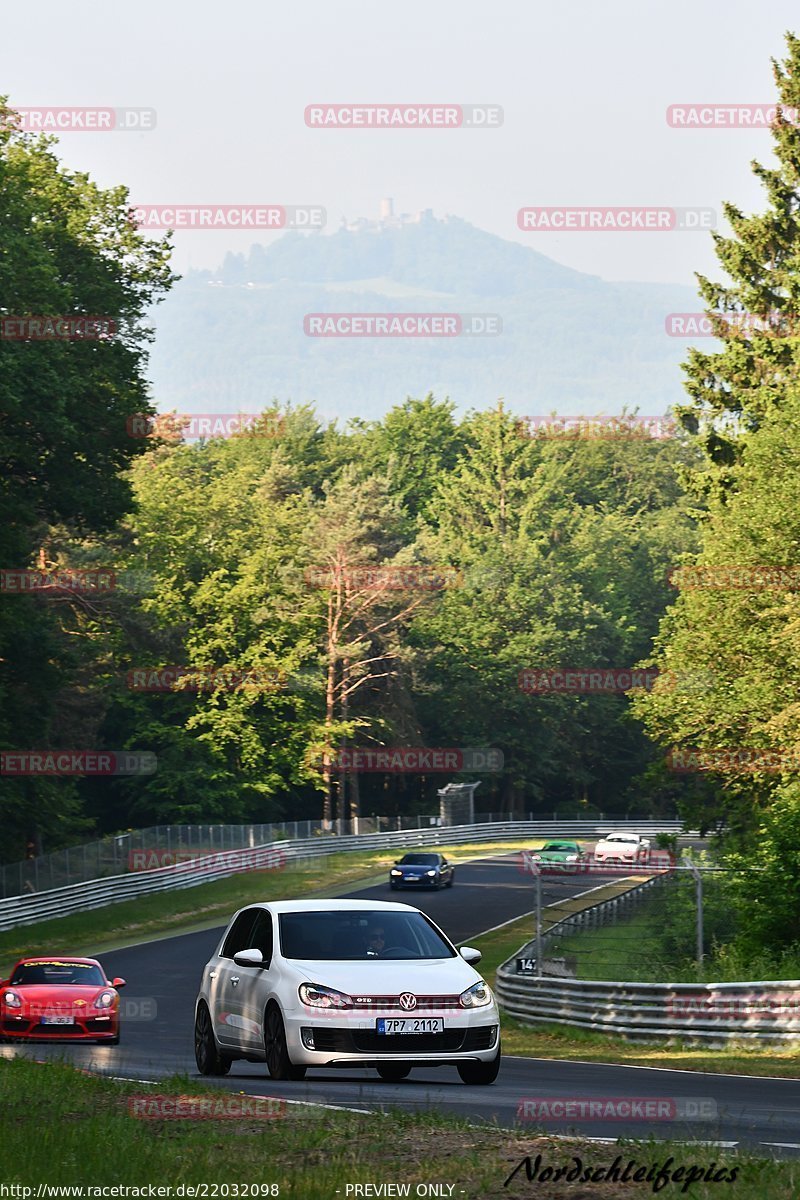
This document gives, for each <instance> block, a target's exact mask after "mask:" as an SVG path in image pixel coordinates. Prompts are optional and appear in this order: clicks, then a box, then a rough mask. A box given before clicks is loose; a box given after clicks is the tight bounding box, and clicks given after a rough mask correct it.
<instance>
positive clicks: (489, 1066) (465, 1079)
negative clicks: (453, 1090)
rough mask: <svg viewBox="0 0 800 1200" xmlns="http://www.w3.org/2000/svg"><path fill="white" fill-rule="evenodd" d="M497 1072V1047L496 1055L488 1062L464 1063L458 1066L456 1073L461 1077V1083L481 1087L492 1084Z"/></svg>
mask: <svg viewBox="0 0 800 1200" xmlns="http://www.w3.org/2000/svg"><path fill="white" fill-rule="evenodd" d="M499 1070H500V1046H499V1045H498V1047H497V1054H495V1056H494V1058H493V1059H491V1060H490V1061H489V1062H465V1063H459V1064H458V1073H459V1075H460V1076H461V1082H462V1083H468V1084H470V1085H471V1086H472V1087H483V1086H485V1085H486V1084H489V1083H494V1081H495V1079H497V1075H498V1072H499Z"/></svg>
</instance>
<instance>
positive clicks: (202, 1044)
mask: <svg viewBox="0 0 800 1200" xmlns="http://www.w3.org/2000/svg"><path fill="white" fill-rule="evenodd" d="M194 1061H195V1062H196V1063H197V1069H198V1071H199V1072H200V1074H201V1075H227V1074H228V1071H230V1069H231V1062H232V1061H233V1060H232V1059H230V1058H228V1056H227V1054H222V1053H221V1052H220V1048H219V1046H218V1045H217V1039H216V1038H215V1036H214V1026H213V1025H212V1023H211V1013H210V1012H209V1011H208V1008H207V1006H206V1005H205V1004H199V1005H198V1006H197V1016H196V1017H195V1021H194Z"/></svg>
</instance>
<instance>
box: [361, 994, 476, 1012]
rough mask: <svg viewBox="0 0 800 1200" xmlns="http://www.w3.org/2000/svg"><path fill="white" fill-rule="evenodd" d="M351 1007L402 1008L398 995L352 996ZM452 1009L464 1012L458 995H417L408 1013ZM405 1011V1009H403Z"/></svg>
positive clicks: (379, 1009) (362, 1008)
mask: <svg viewBox="0 0 800 1200" xmlns="http://www.w3.org/2000/svg"><path fill="white" fill-rule="evenodd" d="M353 1007H354V1008H357V1009H358V1010H359V1011H360V1012H363V1011H364V1009H375V1011H376V1012H378V1011H380V1012H383V1010H384V1009H386V1008H402V1005H401V1004H400V997H399V996H369V997H364V998H363V999H361V997H359V996H355V997H354V998H353ZM423 1008H424V1009H425V1010H426V1011H427V1010H429V1009H438V1010H441V1009H454V1010H455V1011H456V1012H464V1006H463V1005H462V1003H461V1000H460V998H459V997H458V996H417V1004H416V1007H415V1008H414V1009H412V1012H411V1013H410V1014H409V1015H415V1016H416V1014H417V1013H418V1012H419V1010H420V1009H423ZM403 1011H404V1012H405V1009H403Z"/></svg>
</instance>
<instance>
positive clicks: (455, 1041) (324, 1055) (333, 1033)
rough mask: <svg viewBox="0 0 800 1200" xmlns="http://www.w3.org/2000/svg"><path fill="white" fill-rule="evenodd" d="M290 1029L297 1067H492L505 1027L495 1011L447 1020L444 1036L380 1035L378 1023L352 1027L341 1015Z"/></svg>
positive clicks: (299, 1022)
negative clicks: (487, 1064) (470, 1064)
mask: <svg viewBox="0 0 800 1200" xmlns="http://www.w3.org/2000/svg"><path fill="white" fill-rule="evenodd" d="M415 1015H416V1014H415ZM419 1015H433V1014H419ZM439 1015H441V1014H439ZM285 1027H286V1041H287V1045H288V1050H289V1057H290V1058H291V1060H292V1062H293V1063H297V1064H298V1065H300V1064H302V1065H303V1066H309V1067H311V1066H318V1067H324V1066H356V1065H359V1066H362V1067H366V1066H375V1065H379V1064H380V1063H385V1062H405V1063H412V1062H413V1063H418V1064H420V1065H423V1064H428V1065H434V1066H435V1065H439V1066H442V1065H444V1064H446V1063H451V1064H452V1063H459V1062H489V1061H491V1059H493V1058H494V1057H495V1055H496V1054H497V1047H498V1042H499V1038H500V1021H499V1017H498V1014H497V1010H496V1008H495V1007H494V1006H493V1005H492V1006H491V1007H487V1008H485V1009H483V1010H477V1011H476V1013H475V1015H474V1017H473V1019H472V1020H465V1019H464V1016H463V1015H461V1014H459V1022H458V1024H456V1023H455V1022H453V1023H450V1022H448V1020H447V1018H446V1017H445V1021H444V1031H443V1032H442V1033H417V1034H379V1033H377V1032H376V1029H375V1019H374V1018H373V1019H372V1020H369V1019H365V1018H364V1017H359V1018H358V1019H354V1020H351V1021H347V1020H346V1019H343V1017H342V1014H340V1013H337V1014H336V1018H335V1020H330V1021H326V1020H324V1019H321V1018H320V1019H316V1020H315V1018H314V1016H313V1015H312V1014H304V1015H303V1016H302V1017H299V1018H297V1019H291V1018H288V1019H285ZM309 1031H310V1032H311V1033H312V1035H313V1043H314V1045H313V1048H311V1047H310V1045H309V1040H310V1039H309Z"/></svg>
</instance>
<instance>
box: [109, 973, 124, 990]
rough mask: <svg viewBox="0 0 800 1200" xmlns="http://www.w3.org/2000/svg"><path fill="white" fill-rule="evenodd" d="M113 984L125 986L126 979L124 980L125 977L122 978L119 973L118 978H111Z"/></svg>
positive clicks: (116, 986)
mask: <svg viewBox="0 0 800 1200" xmlns="http://www.w3.org/2000/svg"><path fill="white" fill-rule="evenodd" d="M111 986H112V987H113V988H121V987H125V980H124V979H120V977H119V975H118V976H117V977H116V979H112V980H111Z"/></svg>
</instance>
